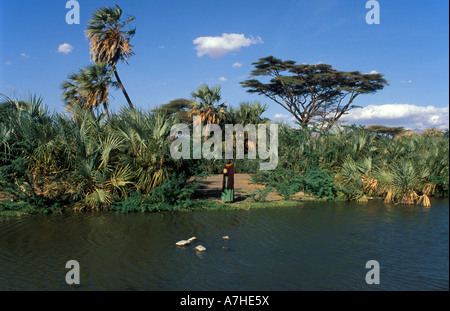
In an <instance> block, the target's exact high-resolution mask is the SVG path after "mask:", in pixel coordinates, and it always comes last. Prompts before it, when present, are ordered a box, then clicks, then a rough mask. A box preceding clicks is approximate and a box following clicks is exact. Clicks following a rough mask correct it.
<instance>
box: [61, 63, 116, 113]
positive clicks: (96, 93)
mask: <svg viewBox="0 0 450 311" xmlns="http://www.w3.org/2000/svg"><path fill="white" fill-rule="evenodd" d="M110 86H113V87H115V88H117V87H118V83H117V82H114V81H112V79H111V73H110V71H109V69H108V66H106V65H104V64H94V65H91V66H88V67H86V68H83V69H81V70H80V72H79V73H76V74H71V75H70V76H69V80H68V81H65V82H64V83H63V84H62V86H61V88H62V89H63V98H64V100H65V102H66V105H67V108H68V110H69V111H73V109H74V107H75V106H76V105H80V106H82V107H85V108H87V109H88V110H90V111H91V112H92V111H93V109H94V108H97V107H98V106H99V105H103V109H104V110H105V114H106V117H107V118H108V119H110V115H109V111H108V104H109V100H108V95H109V90H110Z"/></svg>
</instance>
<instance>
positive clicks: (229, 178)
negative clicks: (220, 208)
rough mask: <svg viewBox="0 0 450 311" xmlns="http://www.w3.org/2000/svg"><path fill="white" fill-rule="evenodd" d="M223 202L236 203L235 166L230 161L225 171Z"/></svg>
mask: <svg viewBox="0 0 450 311" xmlns="http://www.w3.org/2000/svg"><path fill="white" fill-rule="evenodd" d="M222 201H224V202H233V201H234V165H233V164H232V163H231V160H229V159H228V160H227V164H226V165H225V168H224V169H223V181H222Z"/></svg>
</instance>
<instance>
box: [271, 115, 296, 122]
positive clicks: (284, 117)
mask: <svg viewBox="0 0 450 311" xmlns="http://www.w3.org/2000/svg"><path fill="white" fill-rule="evenodd" d="M273 120H274V121H280V122H288V121H291V122H293V121H295V118H294V117H293V116H288V115H285V114H282V113H277V114H275V115H274V116H273Z"/></svg>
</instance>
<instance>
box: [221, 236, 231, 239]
mask: <svg viewBox="0 0 450 311" xmlns="http://www.w3.org/2000/svg"><path fill="white" fill-rule="evenodd" d="M222 239H223V240H229V239H230V237H229V236H228V235H226V236H224V237H222Z"/></svg>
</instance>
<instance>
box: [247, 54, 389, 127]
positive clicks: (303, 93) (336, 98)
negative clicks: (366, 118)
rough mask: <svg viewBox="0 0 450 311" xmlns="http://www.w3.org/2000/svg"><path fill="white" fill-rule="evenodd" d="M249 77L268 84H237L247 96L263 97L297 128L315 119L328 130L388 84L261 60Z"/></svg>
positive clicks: (376, 76) (321, 67)
mask: <svg viewBox="0 0 450 311" xmlns="http://www.w3.org/2000/svg"><path fill="white" fill-rule="evenodd" d="M252 65H254V66H255V69H254V70H253V71H252V72H251V77H269V78H271V80H270V81H269V82H268V83H263V82H261V81H259V80H257V79H249V80H246V81H243V82H241V85H242V86H243V87H244V88H247V89H248V90H247V92H249V93H256V94H259V95H264V96H267V97H268V98H270V99H271V100H273V101H274V102H276V103H277V104H279V105H280V106H281V107H283V108H284V109H286V110H287V111H289V112H290V113H291V114H292V115H293V116H294V118H295V119H296V120H297V121H298V122H299V123H300V124H301V125H307V124H308V123H309V122H311V121H313V120H314V119H315V118H316V119H317V118H318V119H321V121H322V125H325V126H326V127H327V128H330V127H331V126H332V125H333V124H334V123H336V121H337V120H339V118H340V117H342V115H344V114H345V113H347V112H348V110H350V109H351V108H354V107H355V106H354V105H352V104H353V103H354V101H355V98H356V97H357V96H359V95H361V94H373V93H376V92H377V91H379V90H381V89H383V88H384V86H386V85H387V84H388V83H387V81H386V80H385V79H384V78H383V75H382V74H380V73H371V74H362V73H360V72H359V71H351V72H344V71H338V70H335V69H333V68H332V66H331V65H326V64H317V65H297V64H296V63H295V61H292V60H287V61H283V60H281V59H278V58H275V57H273V56H269V57H265V58H261V59H260V60H259V61H258V62H256V63H253V64H252Z"/></svg>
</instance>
